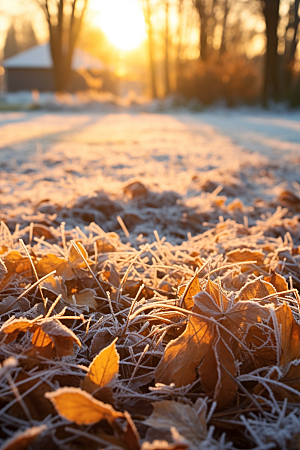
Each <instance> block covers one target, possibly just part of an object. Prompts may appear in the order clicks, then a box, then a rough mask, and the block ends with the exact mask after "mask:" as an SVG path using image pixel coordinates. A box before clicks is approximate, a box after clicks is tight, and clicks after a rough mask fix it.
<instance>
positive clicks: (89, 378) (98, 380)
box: [81, 338, 120, 393]
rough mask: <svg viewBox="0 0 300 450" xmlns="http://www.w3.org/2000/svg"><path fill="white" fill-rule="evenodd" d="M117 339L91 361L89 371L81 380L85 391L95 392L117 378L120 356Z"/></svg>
mask: <svg viewBox="0 0 300 450" xmlns="http://www.w3.org/2000/svg"><path fill="white" fill-rule="evenodd" d="M116 341H117V338H116V339H115V340H114V341H113V342H112V343H111V344H110V345H109V346H108V347H106V348H104V349H103V350H102V351H101V352H100V353H99V355H97V356H96V357H95V358H94V359H93V361H92V362H91V364H90V366H89V371H88V373H87V374H86V376H85V378H84V380H83V381H82V382H81V387H82V389H84V390H85V391H87V392H89V393H93V392H94V391H96V390H97V389H100V388H103V387H104V386H107V385H108V384H110V383H112V382H113V381H114V380H115V379H116V378H117V376H118V373H119V360H120V357H119V354H118V352H117V350H116Z"/></svg>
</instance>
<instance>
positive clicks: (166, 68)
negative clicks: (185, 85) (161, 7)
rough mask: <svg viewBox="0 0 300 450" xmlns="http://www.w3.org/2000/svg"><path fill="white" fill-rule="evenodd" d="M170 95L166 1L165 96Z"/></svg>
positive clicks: (167, 3)
mask: <svg viewBox="0 0 300 450" xmlns="http://www.w3.org/2000/svg"><path fill="white" fill-rule="evenodd" d="M169 94H170V74H169V2H168V0H166V25H165V95H169Z"/></svg>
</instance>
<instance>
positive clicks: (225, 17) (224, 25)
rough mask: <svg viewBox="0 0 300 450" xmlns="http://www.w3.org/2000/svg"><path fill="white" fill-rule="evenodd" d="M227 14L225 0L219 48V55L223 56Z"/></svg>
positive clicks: (227, 9)
mask: <svg viewBox="0 0 300 450" xmlns="http://www.w3.org/2000/svg"><path fill="white" fill-rule="evenodd" d="M228 13H229V6H228V0H225V4H224V18H223V29H222V37H221V46H220V55H223V53H225V51H226V42H225V37H226V27H227V18H228Z"/></svg>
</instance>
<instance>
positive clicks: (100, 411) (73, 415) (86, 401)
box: [45, 387, 123, 425]
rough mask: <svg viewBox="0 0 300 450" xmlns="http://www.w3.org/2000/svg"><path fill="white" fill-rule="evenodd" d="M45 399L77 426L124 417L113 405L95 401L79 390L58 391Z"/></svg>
mask: <svg viewBox="0 0 300 450" xmlns="http://www.w3.org/2000/svg"><path fill="white" fill-rule="evenodd" d="M45 397H46V398H48V399H49V400H51V402H52V403H53V405H54V407H55V409H56V411H57V412H58V414H59V415H61V416H62V417H64V418H65V419H67V420H69V421H70V422H75V423H77V425H92V424H94V423H97V422H100V420H103V419H106V420H108V421H109V422H113V421H114V420H115V419H117V418H119V417H123V414H122V413H120V412H118V411H115V409H114V408H113V407H112V406H111V405H107V404H105V403H102V402H100V401H99V400H96V399H94V398H93V397H92V396H91V395H90V394H88V393H87V392H85V391H82V390H81V389H78V388H67V387H66V388H61V389H57V390H56V391H55V392H47V393H46V394H45Z"/></svg>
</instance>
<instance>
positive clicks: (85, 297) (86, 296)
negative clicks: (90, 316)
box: [66, 289, 98, 311]
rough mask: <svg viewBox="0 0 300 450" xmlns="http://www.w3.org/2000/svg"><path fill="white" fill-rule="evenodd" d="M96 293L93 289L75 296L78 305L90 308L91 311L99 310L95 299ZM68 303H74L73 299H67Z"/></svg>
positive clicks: (85, 290) (84, 290) (77, 293)
mask: <svg viewBox="0 0 300 450" xmlns="http://www.w3.org/2000/svg"><path fill="white" fill-rule="evenodd" d="M95 295H96V292H95V291H94V290H93V289H83V291H80V292H76V293H75V294H74V296H75V300H76V304H77V305H80V306H88V307H89V309H93V310H95V311H96V310H97V308H98V303H97V301H96V299H95ZM66 301H67V302H69V303H73V300H72V298H71V297H68V298H67V299H66Z"/></svg>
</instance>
